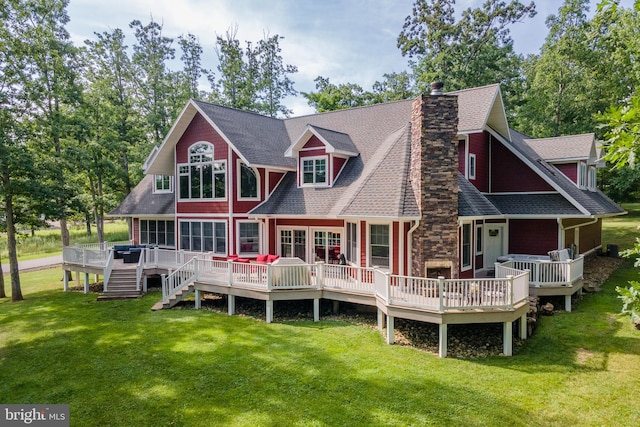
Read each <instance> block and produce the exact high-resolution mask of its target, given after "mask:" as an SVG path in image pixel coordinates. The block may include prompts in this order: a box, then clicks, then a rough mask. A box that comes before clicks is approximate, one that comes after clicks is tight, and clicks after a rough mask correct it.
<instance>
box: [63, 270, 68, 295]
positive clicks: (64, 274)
mask: <svg viewBox="0 0 640 427" xmlns="http://www.w3.org/2000/svg"><path fill="white" fill-rule="evenodd" d="M62 283H63V284H64V291H65V292H68V291H69V274H68V272H67V270H63V271H62Z"/></svg>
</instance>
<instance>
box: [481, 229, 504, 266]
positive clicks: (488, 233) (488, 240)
mask: <svg viewBox="0 0 640 427" xmlns="http://www.w3.org/2000/svg"><path fill="white" fill-rule="evenodd" d="M484 230H485V232H484V268H493V266H494V264H495V262H496V261H497V260H498V257H499V256H502V255H506V249H507V244H506V239H505V237H506V236H505V224H491V223H485V224H484Z"/></svg>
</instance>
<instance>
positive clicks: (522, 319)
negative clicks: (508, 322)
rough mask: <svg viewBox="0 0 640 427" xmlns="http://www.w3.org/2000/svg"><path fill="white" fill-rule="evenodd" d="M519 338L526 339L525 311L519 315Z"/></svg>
mask: <svg viewBox="0 0 640 427" xmlns="http://www.w3.org/2000/svg"><path fill="white" fill-rule="evenodd" d="M519 336H520V339H521V340H526V339H527V338H528V337H527V313H525V314H523V315H522V316H520V333H519Z"/></svg>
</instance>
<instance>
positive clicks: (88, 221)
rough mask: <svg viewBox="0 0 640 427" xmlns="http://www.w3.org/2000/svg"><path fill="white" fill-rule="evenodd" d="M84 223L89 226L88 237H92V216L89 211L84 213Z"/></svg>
mask: <svg viewBox="0 0 640 427" xmlns="http://www.w3.org/2000/svg"><path fill="white" fill-rule="evenodd" d="M84 223H85V225H86V226H87V236H91V214H90V213H89V211H85V212H84Z"/></svg>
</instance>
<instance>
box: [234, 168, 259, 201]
mask: <svg viewBox="0 0 640 427" xmlns="http://www.w3.org/2000/svg"><path fill="white" fill-rule="evenodd" d="M239 173H240V197H239V198H240V199H257V198H258V176H257V174H256V172H255V171H254V170H253V168H250V167H249V166H247V165H245V164H244V163H240V168H239Z"/></svg>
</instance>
